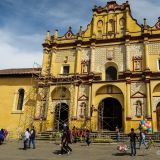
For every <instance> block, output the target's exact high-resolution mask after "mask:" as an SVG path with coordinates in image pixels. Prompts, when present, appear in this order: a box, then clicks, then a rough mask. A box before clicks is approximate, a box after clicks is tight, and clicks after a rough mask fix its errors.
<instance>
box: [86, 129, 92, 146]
mask: <svg viewBox="0 0 160 160" xmlns="http://www.w3.org/2000/svg"><path fill="white" fill-rule="evenodd" d="M86 143H87V145H88V146H89V145H90V143H91V142H90V131H89V130H88V129H87V130H86Z"/></svg>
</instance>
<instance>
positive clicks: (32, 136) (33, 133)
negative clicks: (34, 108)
mask: <svg viewBox="0 0 160 160" xmlns="http://www.w3.org/2000/svg"><path fill="white" fill-rule="evenodd" d="M35 138H36V131H35V129H34V126H33V127H32V129H31V130H30V138H29V148H30V147H31V143H32V145H33V149H35V148H36V146H35Z"/></svg>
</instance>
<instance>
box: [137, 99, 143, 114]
mask: <svg viewBox="0 0 160 160" xmlns="http://www.w3.org/2000/svg"><path fill="white" fill-rule="evenodd" d="M136 116H137V117H141V116H142V103H141V101H137V103H136Z"/></svg>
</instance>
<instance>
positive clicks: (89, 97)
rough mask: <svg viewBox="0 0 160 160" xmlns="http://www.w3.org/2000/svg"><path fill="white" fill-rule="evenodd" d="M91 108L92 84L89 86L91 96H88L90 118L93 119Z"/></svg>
mask: <svg viewBox="0 0 160 160" xmlns="http://www.w3.org/2000/svg"><path fill="white" fill-rule="evenodd" d="M91 107H92V84H89V96H88V114H87V116H88V118H90V117H91Z"/></svg>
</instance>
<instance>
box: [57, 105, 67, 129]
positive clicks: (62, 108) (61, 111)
mask: <svg viewBox="0 0 160 160" xmlns="http://www.w3.org/2000/svg"><path fill="white" fill-rule="evenodd" d="M68 117H69V106H68V105H67V104H66V103H58V104H57V105H56V107H55V119H54V129H55V130H57V131H60V130H62V129H63V124H64V123H65V124H68Z"/></svg>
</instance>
